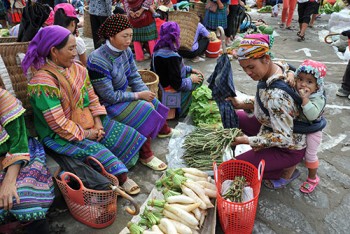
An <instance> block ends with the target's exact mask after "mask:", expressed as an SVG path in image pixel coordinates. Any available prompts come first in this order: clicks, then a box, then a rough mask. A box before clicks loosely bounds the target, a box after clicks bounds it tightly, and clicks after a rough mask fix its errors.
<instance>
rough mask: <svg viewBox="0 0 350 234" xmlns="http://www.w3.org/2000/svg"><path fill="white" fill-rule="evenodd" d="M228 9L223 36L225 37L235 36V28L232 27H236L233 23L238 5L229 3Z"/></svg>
mask: <svg viewBox="0 0 350 234" xmlns="http://www.w3.org/2000/svg"><path fill="white" fill-rule="evenodd" d="M228 9H229V11H230V12H229V13H228V15H227V28H226V29H225V36H226V37H230V36H236V33H237V28H234V27H236V26H235V24H234V21H235V18H236V17H237V14H238V9H239V6H238V5H229V6H228ZM233 34H235V35H233Z"/></svg>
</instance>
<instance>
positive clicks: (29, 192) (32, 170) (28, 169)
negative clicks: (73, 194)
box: [0, 137, 55, 223]
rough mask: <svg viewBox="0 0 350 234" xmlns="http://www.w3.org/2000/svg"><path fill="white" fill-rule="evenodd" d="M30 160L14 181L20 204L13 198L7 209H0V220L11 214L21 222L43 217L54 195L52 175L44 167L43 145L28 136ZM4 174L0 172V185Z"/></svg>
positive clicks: (2, 220)
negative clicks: (11, 204) (9, 208)
mask: <svg viewBox="0 0 350 234" xmlns="http://www.w3.org/2000/svg"><path fill="white" fill-rule="evenodd" d="M28 144H29V153H30V161H29V163H28V165H26V166H25V167H22V168H21V169H20V171H19V174H18V176H17V181H16V187H17V193H18V196H19V197H20V204H17V203H16V199H14V200H13V207H12V209H11V210H9V211H5V210H3V209H0V222H1V223H3V222H4V220H5V219H6V216H7V215H9V214H12V215H13V216H14V217H15V218H16V219H17V220H19V221H21V222H28V221H34V220H40V219H45V216H46V212H47V211H48V209H49V207H50V205H51V204H52V202H53V199H54V197H55V195H54V186H53V182H52V176H51V174H50V172H49V170H48V169H47V167H46V155H45V151H44V148H43V146H42V145H41V144H40V142H39V141H37V140H36V139H35V138H31V137H30V138H29V140H28ZM5 175H6V172H5V171H1V172H0V186H1V184H2V182H3V180H4V177H5Z"/></svg>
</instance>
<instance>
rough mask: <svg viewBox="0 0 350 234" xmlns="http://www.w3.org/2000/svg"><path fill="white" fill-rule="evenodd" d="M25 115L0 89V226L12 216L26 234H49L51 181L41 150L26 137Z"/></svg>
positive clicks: (37, 143)
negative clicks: (48, 217) (24, 229)
mask: <svg viewBox="0 0 350 234" xmlns="http://www.w3.org/2000/svg"><path fill="white" fill-rule="evenodd" d="M24 112H25V109H24V108H23V107H22V104H21V102H20V101H18V100H17V99H16V98H15V97H13V96H12V95H11V94H10V93H9V92H7V91H6V90H4V89H2V88H0V154H1V157H0V160H1V163H0V223H3V222H6V221H8V220H7V219H8V218H9V217H10V215H12V216H14V217H15V218H16V219H17V220H18V221H20V222H21V223H23V224H24V225H25V228H26V231H27V233H49V225H48V222H47V221H46V212H47V211H48V209H49V207H50V205H51V204H52V202H53V199H54V192H53V189H54V187H53V183H52V177H51V174H50V172H49V171H48V169H47V167H46V157H45V151H44V148H43V146H42V145H41V144H40V143H39V142H38V141H37V140H36V139H35V138H32V137H29V138H28V137H27V129H26V126H25V122H24V117H23V113H24Z"/></svg>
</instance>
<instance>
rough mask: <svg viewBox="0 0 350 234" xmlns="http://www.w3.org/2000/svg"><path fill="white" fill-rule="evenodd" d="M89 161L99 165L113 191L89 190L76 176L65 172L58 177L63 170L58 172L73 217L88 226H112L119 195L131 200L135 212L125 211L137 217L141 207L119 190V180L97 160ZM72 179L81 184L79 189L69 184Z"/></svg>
mask: <svg viewBox="0 0 350 234" xmlns="http://www.w3.org/2000/svg"><path fill="white" fill-rule="evenodd" d="M87 161H94V163H95V164H97V165H99V167H100V170H101V174H102V175H103V176H105V177H107V178H108V179H109V180H110V181H111V184H113V185H114V186H113V188H111V190H105V191H97V190H92V189H88V188H86V187H84V185H83V183H82V182H81V180H80V179H79V178H78V177H77V176H76V175H75V174H73V173H70V172H63V173H62V174H61V175H58V174H59V173H60V172H61V169H59V170H57V172H56V173H55V177H54V178H55V180H56V182H57V184H58V187H59V189H60V190H61V193H62V195H63V198H64V200H65V201H66V204H67V207H68V209H69V211H70V213H71V215H72V216H73V217H74V218H75V219H76V220H78V221H79V222H81V223H83V224H85V225H87V226H90V227H93V228H105V227H107V226H109V225H111V224H112V223H113V222H114V220H115V218H116V216H117V196H118V195H121V196H122V197H123V198H125V199H127V200H129V201H130V202H131V203H132V205H133V206H134V207H135V210H132V209H130V208H129V207H127V208H125V210H126V211H127V212H128V213H129V214H131V215H137V214H138V213H139V211H140V207H139V205H138V204H136V202H135V201H134V199H133V198H132V197H130V196H129V195H128V194H126V193H125V192H123V191H121V190H120V189H119V187H118V185H119V182H118V179H117V178H116V177H115V176H113V175H112V174H109V173H108V172H107V171H106V170H105V169H104V167H103V166H102V164H101V163H100V162H99V161H97V160H96V159H95V158H93V157H88V158H87ZM88 165H89V164H88ZM70 179H74V180H76V181H77V182H78V183H79V189H73V188H71V187H70V186H69V185H68V184H67V182H68V181H69V180H70Z"/></svg>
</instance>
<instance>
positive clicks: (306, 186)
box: [300, 175, 320, 193]
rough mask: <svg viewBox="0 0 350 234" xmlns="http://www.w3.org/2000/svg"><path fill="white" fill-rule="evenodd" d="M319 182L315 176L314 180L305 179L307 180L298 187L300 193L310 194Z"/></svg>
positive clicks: (318, 178)
mask: <svg viewBox="0 0 350 234" xmlns="http://www.w3.org/2000/svg"><path fill="white" fill-rule="evenodd" d="M319 182H320V177H318V176H317V175H316V178H315V179H310V178H307V180H306V181H305V182H304V183H303V184H302V185H301V186H300V192H302V193H312V191H314V190H315V188H316V186H317V185H318V183H319Z"/></svg>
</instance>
